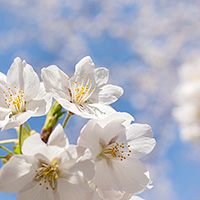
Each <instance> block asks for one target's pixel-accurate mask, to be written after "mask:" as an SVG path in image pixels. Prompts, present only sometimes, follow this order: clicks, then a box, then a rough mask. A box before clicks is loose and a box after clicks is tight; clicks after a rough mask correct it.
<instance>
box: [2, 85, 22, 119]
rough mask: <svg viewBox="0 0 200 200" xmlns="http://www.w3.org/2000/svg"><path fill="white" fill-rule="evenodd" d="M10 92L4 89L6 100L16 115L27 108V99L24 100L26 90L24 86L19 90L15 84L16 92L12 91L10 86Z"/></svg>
mask: <svg viewBox="0 0 200 200" xmlns="http://www.w3.org/2000/svg"><path fill="white" fill-rule="evenodd" d="M8 91H9V93H6V91H3V93H4V97H5V102H6V104H7V106H8V107H9V108H10V109H11V111H12V114H13V115H15V114H17V113H19V112H24V111H25V110H26V109H25V101H24V91H23V90H22V88H20V89H19V90H17V88H16V86H14V93H12V91H11V88H10V87H9V88H8Z"/></svg>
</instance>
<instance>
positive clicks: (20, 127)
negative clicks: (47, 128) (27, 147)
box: [19, 125, 23, 154]
mask: <svg viewBox="0 0 200 200" xmlns="http://www.w3.org/2000/svg"><path fill="white" fill-rule="evenodd" d="M22 126H23V125H20V126H19V149H20V154H21V153H22V151H21V150H22Z"/></svg>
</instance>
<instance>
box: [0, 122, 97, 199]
mask: <svg viewBox="0 0 200 200" xmlns="http://www.w3.org/2000/svg"><path fill="white" fill-rule="evenodd" d="M63 134H64V132H63V130H62V128H61V125H59V126H58V127H56V129H55V131H53V132H52V136H51V140H50V141H49V143H48V145H46V144H45V143H44V142H43V141H42V140H41V139H40V135H39V134H38V133H36V134H34V135H32V136H30V137H29V138H27V139H26V140H25V141H24V143H23V146H22V152H23V155H15V156H13V157H12V158H11V159H10V160H9V161H8V163H6V164H5V165H4V166H3V167H2V168H1V170H0V191H3V192H8V193H10V192H15V193H19V194H18V195H17V200H27V199H29V200H41V199H44V200H46V199H48V200H66V199H71V200H77V199H80V200H88V199H91V198H92V191H91V189H90V188H89V186H88V184H87V181H86V178H88V179H89V178H91V177H92V176H93V171H94V169H93V164H92V162H91V161H90V160H89V159H87V158H86V159H85V158H84V151H82V155H81V152H80V149H79V150H77V148H76V146H70V145H69V144H68V140H67V138H66V136H65V135H63ZM56 145H59V146H56ZM78 151H79V152H78ZM86 167H87V169H84V168H86ZM82 169H83V170H82ZM88 171H90V174H89V173H88ZM87 176H89V177H87Z"/></svg>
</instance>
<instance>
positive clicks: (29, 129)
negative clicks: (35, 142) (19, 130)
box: [25, 122, 31, 132]
mask: <svg viewBox="0 0 200 200" xmlns="http://www.w3.org/2000/svg"><path fill="white" fill-rule="evenodd" d="M25 124H26V127H27V128H28V131H29V132H30V131H31V128H30V126H29V125H28V122H25Z"/></svg>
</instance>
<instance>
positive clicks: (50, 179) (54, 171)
mask: <svg viewBox="0 0 200 200" xmlns="http://www.w3.org/2000/svg"><path fill="white" fill-rule="evenodd" d="M58 168H59V167H58V164H57V162H52V163H51V164H50V165H48V164H45V163H40V168H39V169H37V170H35V171H36V173H37V174H36V176H35V181H39V185H43V184H46V189H47V190H48V189H49V186H50V187H51V188H52V189H53V190H55V189H56V186H57V179H58V171H59V170H58Z"/></svg>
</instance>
